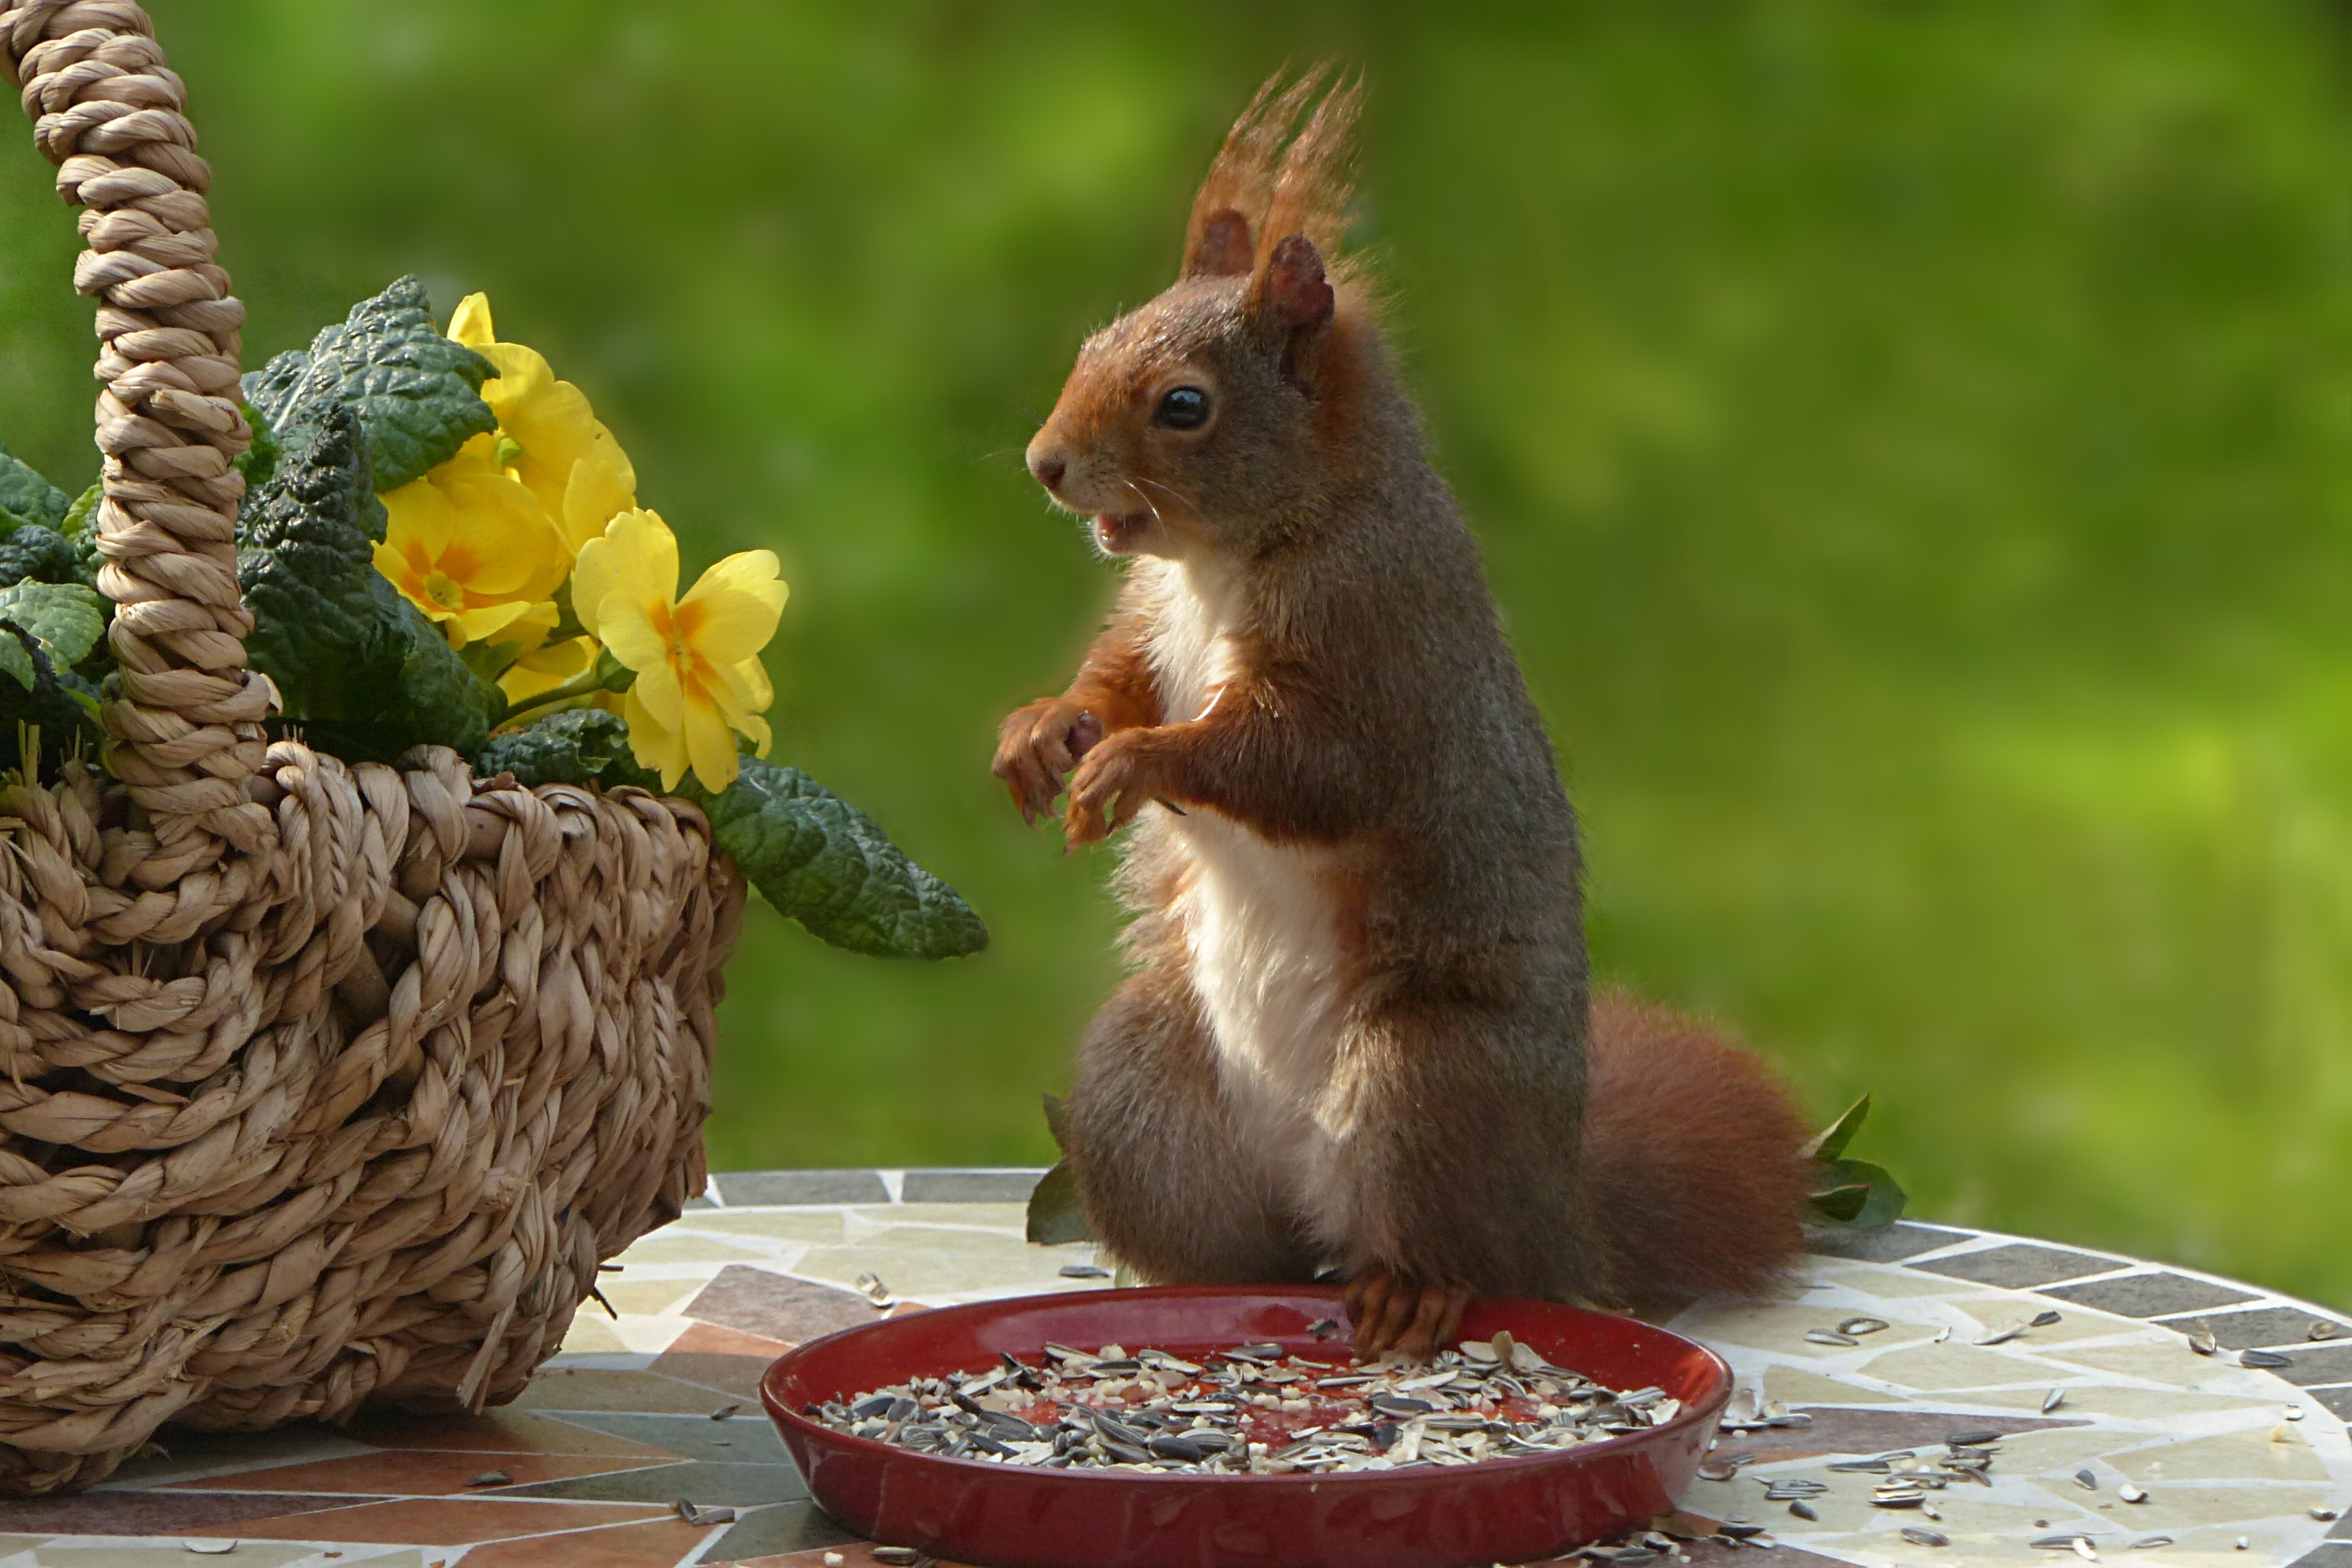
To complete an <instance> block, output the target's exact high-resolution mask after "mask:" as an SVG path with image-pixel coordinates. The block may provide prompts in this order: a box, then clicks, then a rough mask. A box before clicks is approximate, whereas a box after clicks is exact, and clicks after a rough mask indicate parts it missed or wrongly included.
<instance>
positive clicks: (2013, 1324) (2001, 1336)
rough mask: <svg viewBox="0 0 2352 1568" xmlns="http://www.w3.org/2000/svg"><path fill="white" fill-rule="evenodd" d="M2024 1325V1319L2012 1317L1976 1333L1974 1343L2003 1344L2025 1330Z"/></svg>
mask: <svg viewBox="0 0 2352 1568" xmlns="http://www.w3.org/2000/svg"><path fill="white" fill-rule="evenodd" d="M2025 1327H2026V1325H2025V1320H2024V1319H2022V1318H2012V1319H2011V1320H2010V1321H2009V1322H2005V1323H2003V1324H2001V1325H2000V1327H1999V1328H1997V1329H1988V1330H1986V1331H1985V1332H1984V1333H1980V1334H1979V1335H1977V1337H1976V1342H1975V1343H1978V1344H2005V1343H2008V1342H2009V1341H2011V1340H2013V1339H2015V1338H2016V1337H2017V1336H2018V1335H2019V1334H2021V1333H2024V1332H2025Z"/></svg>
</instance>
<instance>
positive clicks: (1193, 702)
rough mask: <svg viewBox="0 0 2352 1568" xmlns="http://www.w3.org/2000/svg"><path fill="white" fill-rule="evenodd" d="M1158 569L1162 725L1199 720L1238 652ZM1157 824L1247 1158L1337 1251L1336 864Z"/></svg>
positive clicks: (1343, 1132) (1189, 815) (1249, 840)
mask: <svg viewBox="0 0 2352 1568" xmlns="http://www.w3.org/2000/svg"><path fill="white" fill-rule="evenodd" d="M1152 564H1153V565H1154V566H1155V567H1157V568H1158V569H1159V570H1160V572H1161V573H1163V574H1164V590H1165V591H1164V594H1163V596H1162V597H1160V602H1159V604H1158V605H1157V606H1156V608H1157V609H1158V610H1159V611H1160V613H1159V614H1158V615H1156V616H1155V617H1154V623H1153V628H1152V634H1151V637H1150V657H1151V662H1152V664H1153V667H1154V671H1155V673H1156V674H1158V676H1159V679H1160V692H1161V697H1162V701H1163V704H1164V706H1165V708H1166V711H1167V714H1168V716H1169V717H1170V718H1171V720H1178V719H1184V718H1192V717H1194V716H1198V715H1199V714H1200V713H1202V711H1203V710H1204V709H1206V708H1207V707H1208V706H1210V705H1211V704H1212V703H1213V701H1215V700H1216V696H1217V691H1218V687H1219V685H1221V684H1222V682H1223V679H1224V677H1225V676H1226V674H1228V673H1229V671H1230V669H1231V657H1232V649H1231V644H1230V643H1229V642H1228V640H1227V639H1226V637H1225V636H1224V635H1223V632H1222V630H1221V627H1220V625H1219V622H1220V620H1221V617H1219V616H1217V615H1216V614H1215V612H1214V608H1213V601H1207V600H1204V598H1203V596H1202V594H1201V593H1200V592H1198V591H1195V589H1194V585H1193V584H1192V581H1191V580H1190V578H1189V574H1187V573H1186V572H1185V571H1184V570H1183V569H1182V568H1181V567H1178V566H1174V565H1173V564H1171V563H1160V562H1154V563H1152ZM1160 826H1161V829H1162V836H1163V838H1164V839H1165V841H1167V842H1169V843H1170V844H1171V845H1172V846H1174V847H1176V848H1178V849H1179V851H1180V852H1181V853H1182V854H1183V855H1184V857H1185V859H1186V860H1187V861H1188V862H1190V863H1189V867H1188V870H1189V874H1188V875H1186V876H1184V877H1183V878H1182V881H1181V885H1182V886H1183V888H1184V891H1183V893H1182V894H1181V895H1180V896H1179V898H1178V900H1177V902H1176V905H1175V907H1174V909H1173V910H1172V911H1171V914H1172V915H1174V917H1175V919H1176V922H1177V924H1178V925H1179V926H1180V927H1181V929H1182V931H1183V933H1184V936H1185V941H1186V943H1187V945H1188V946H1189V948H1190V951H1191V955H1192V986H1193V989H1194V991H1195V992H1196V993H1197V994H1198V996H1199V997H1200V999H1201V1004H1202V1010H1203V1011H1204V1012H1205V1013H1206V1014H1207V1017H1208V1022H1209V1027H1210V1030H1211V1032H1212V1034H1213V1038H1214V1040H1215V1043H1216V1050H1217V1058H1218V1068H1219V1079H1220V1082H1221V1083H1222V1084H1223V1089H1224V1091H1225V1095H1226V1100H1227V1103H1228V1104H1229V1105H1230V1107H1231V1108H1232V1111H1233V1113H1234V1120H1235V1124H1236V1125H1235V1131H1236V1133H1237V1134H1239V1137H1240V1141H1241V1145H1242V1148H1243V1150H1244V1153H1245V1155H1252V1156H1255V1157H1256V1158H1257V1159H1259V1160H1262V1161H1263V1162H1264V1163H1265V1174H1266V1175H1267V1176H1268V1177H1269V1178H1270V1179H1272V1180H1273V1181H1274V1182H1276V1184H1277V1185H1278V1186H1279V1187H1280V1188H1281V1189H1282V1190H1284V1191H1285V1192H1286V1193H1287V1194H1288V1195H1289V1197H1290V1198H1291V1202H1292V1204H1293V1206H1294V1207H1295V1208H1296V1211H1297V1214H1298V1216H1299V1218H1301V1219H1303V1220H1304V1221H1306V1222H1307V1225H1308V1227H1309V1228H1310V1229H1311V1230H1313V1231H1314V1232H1315V1233H1316V1234H1317V1235H1318V1238H1319V1239H1321V1240H1323V1241H1324V1242H1325V1243H1326V1244H1327V1245H1328V1246H1330V1247H1331V1248H1333V1249H1335V1251H1337V1252H1342V1253H1343V1252H1345V1251H1347V1250H1349V1245H1348V1244H1349V1230H1350V1229H1351V1228H1352V1227H1351V1225H1350V1223H1349V1219H1350V1214H1351V1210H1352V1208H1353V1205H1352V1204H1351V1203H1350V1202H1349V1200H1348V1195H1347V1194H1346V1193H1345V1191H1344V1190H1342V1189H1341V1186H1340V1185H1339V1181H1338V1179H1337V1178H1338V1175H1339V1173H1338V1170H1337V1168H1336V1167H1337V1156H1338V1154H1339V1146H1340V1144H1341V1143H1342V1141H1343V1140H1344V1139H1345V1138H1346V1136H1347V1134H1348V1132H1349V1128H1348V1127H1347V1125H1346V1124H1345V1122H1344V1114H1343V1113H1342V1112H1341V1110H1340V1107H1341V1106H1342V1105H1343V1104H1344V1101H1345V1096H1344V1095H1343V1094H1342V1093H1340V1092H1339V1084H1338V1082H1336V1078H1337V1074H1336V1071H1335V1069H1336V1067H1337V1058H1338V1046H1339V1030H1340V1027H1341V1023H1342V1019H1341V1009H1340V1005H1339V925H1338V919H1337V912H1336V910H1335V908H1334V905H1333V899H1332V892H1331V881H1332V878H1331V873H1332V870H1333V865H1332V858H1333V857H1332V852H1331V851H1329V850H1328V849H1325V848H1322V847H1319V846H1313V845H1305V846H1301V845H1286V844H1277V843H1274V842H1272V841H1268V840H1266V839H1265V838H1263V837H1261V836H1259V835H1258V834H1257V833H1255V832H1254V831H1251V830H1250V829H1248V828H1246V827H1244V826H1243V825H1241V824H1240V823H1238V822H1234V821H1229V820H1227V819H1225V818H1222V817H1219V816H1217V815H1216V814H1215V813H1213V812H1212V811H1209V810H1202V809H1198V808H1194V809H1192V810H1188V811H1187V812H1186V813H1185V814H1184V815H1183V816H1181V817H1173V816H1171V817H1168V818H1166V819H1165V820H1164V821H1163V822H1162V823H1161V824H1160Z"/></svg>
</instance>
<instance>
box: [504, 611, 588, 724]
mask: <svg viewBox="0 0 2352 1568" xmlns="http://www.w3.org/2000/svg"><path fill="white" fill-rule="evenodd" d="M550 630H552V628H550ZM546 634H547V633H546V632H541V633H540V635H541V636H542V637H543V636H545V635H546ZM595 663H596V639H595V638H593V637H567V638H565V639H564V640H563V641H562V642H561V643H549V644H548V645H547V646H546V647H544V648H534V649H532V650H531V651H530V653H525V654H524V655H522V657H520V658H519V659H517V660H516V661H515V662H514V663H513V664H509V665H508V666H507V669H506V673H505V674H502V675H500V676H499V690H500V691H502V692H504V693H506V695H507V701H508V703H509V705H520V704H522V703H526V702H529V701H530V699H531V698H533V697H537V696H544V695H546V694H547V693H549V692H551V691H553V690H554V689H555V688H556V687H558V686H560V685H564V684H565V683H566V682H568V681H572V680H574V679H576V678H577V677H579V676H581V675H584V674H587V673H588V671H589V669H590V667H591V666H593V664H595Z"/></svg>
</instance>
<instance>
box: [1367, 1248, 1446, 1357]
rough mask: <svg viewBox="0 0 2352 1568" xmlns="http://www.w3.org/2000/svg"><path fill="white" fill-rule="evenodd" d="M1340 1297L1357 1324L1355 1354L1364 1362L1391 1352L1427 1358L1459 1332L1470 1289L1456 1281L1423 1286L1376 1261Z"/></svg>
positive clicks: (1419, 1282) (1406, 1275)
mask: <svg viewBox="0 0 2352 1568" xmlns="http://www.w3.org/2000/svg"><path fill="white" fill-rule="evenodd" d="M1344 1299H1345V1301H1347V1304H1348V1317H1349V1321H1350V1322H1353V1323H1354V1324H1355V1325H1356V1354H1357V1356H1358V1357H1359V1358H1360V1359H1361V1360H1364V1361H1377V1360H1379V1359H1380V1358H1381V1356H1384V1355H1386V1354H1389V1353H1391V1351H1393V1352H1396V1353H1397V1354H1401V1355H1402V1356H1404V1357H1405V1358H1406V1359H1407V1360H1409V1361H1427V1360H1428V1359H1429V1358H1430V1357H1431V1356H1433V1355H1434V1354H1436V1353H1437V1347H1438V1346H1440V1345H1443V1344H1447V1343H1451V1342H1452V1341H1453V1339H1454V1335H1456V1334H1458V1333H1461V1332H1462V1314H1463V1312H1465V1310H1466V1309H1467V1308H1468V1307H1469V1305H1470V1292H1469V1291H1466V1290H1465V1289H1463V1288H1462V1287H1461V1286H1458V1285H1426V1284H1423V1283H1422V1282H1421V1281H1418V1280H1416V1279H1414V1278H1413V1277H1412V1276H1411V1275H1410V1274H1402V1273H1399V1272H1397V1271H1396V1270H1391V1269H1388V1268H1385V1267H1382V1266H1381V1265H1380V1264H1374V1265H1372V1266H1371V1267H1370V1268H1368V1269H1366V1270H1363V1271H1362V1272H1360V1273H1359V1274H1358V1275H1357V1276H1356V1277H1355V1278H1354V1279H1352V1280H1350V1281H1348V1289H1347V1293H1346V1296H1345V1298H1344Z"/></svg>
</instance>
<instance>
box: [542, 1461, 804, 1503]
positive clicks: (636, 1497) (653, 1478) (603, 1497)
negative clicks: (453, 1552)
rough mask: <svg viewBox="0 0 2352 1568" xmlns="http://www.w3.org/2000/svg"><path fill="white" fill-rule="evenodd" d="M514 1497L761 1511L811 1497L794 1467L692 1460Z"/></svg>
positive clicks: (544, 1487)
mask: <svg viewBox="0 0 2352 1568" xmlns="http://www.w3.org/2000/svg"><path fill="white" fill-rule="evenodd" d="M504 1495H507V1496H510V1497H534V1498H570V1499H573V1500H578V1501H582V1502H658V1503H667V1502H669V1501H671V1500H673V1499H677V1498H681V1497H682V1498H690V1499H692V1500H694V1501H696V1502H698V1503H701V1504H702V1505H704V1506H705V1507H711V1506H714V1505H715V1506H718V1507H721V1508H761V1507H764V1506H765V1505H767V1504H769V1503H772V1502H798V1501H800V1500H802V1499H803V1498H805V1497H807V1496H808V1488H807V1487H805V1486H803V1485H802V1484H801V1473H800V1471H798V1470H796V1469H793V1467H792V1466H791V1465H789V1464H784V1465H752V1464H713V1463H711V1462H710V1461H709V1460H708V1459H690V1460H688V1461H687V1462H685V1463H683V1464H676V1465H664V1466H662V1467H661V1468H660V1469H650V1470H623V1471H619V1472H616V1473H614V1474H613V1475H606V1476H581V1477H578V1478H576V1479H572V1480H568V1481H548V1482H546V1483H545V1484H543V1485H541V1486H533V1487H517V1488H515V1489H514V1490H512V1491H511V1492H509V1493H506V1494H504Z"/></svg>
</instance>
